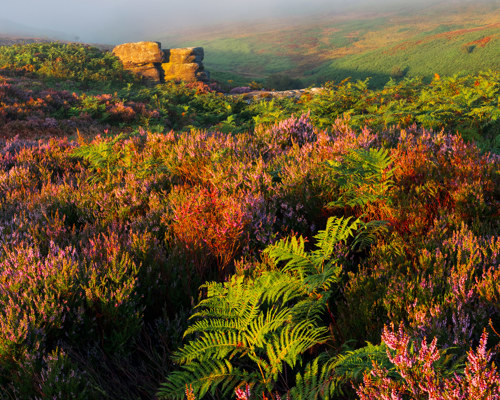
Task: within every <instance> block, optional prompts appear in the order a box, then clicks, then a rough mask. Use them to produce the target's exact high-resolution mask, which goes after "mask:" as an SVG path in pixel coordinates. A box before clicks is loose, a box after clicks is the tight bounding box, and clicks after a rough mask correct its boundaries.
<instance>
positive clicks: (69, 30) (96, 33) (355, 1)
mask: <svg viewBox="0 0 500 400" xmlns="http://www.w3.org/2000/svg"><path fill="white" fill-rule="evenodd" d="M4 1H6V0H4ZM447 2H452V3H472V2H474V0H412V1H409V0H351V1H349V2H347V1H345V0H253V1H248V0H245V1H244V0H213V1H207V0H185V1H184V2H183V3H182V4H180V3H179V2H170V1H165V0H142V1H141V2H140V3H139V2H137V0H86V1H81V0H64V1H63V0H44V1H40V0H25V1H23V2H9V3H8V4H4V5H3V6H2V15H1V16H0V33H15V34H22V33H24V34H34V35H38V36H40V35H45V36H47V37H50V38H55V39H61V40H77V41H82V42H88V43H105V44H117V43H123V42H126V41H138V40H154V39H155V36H157V35H165V34H169V35H173V34H175V31H176V30H182V31H186V30H189V29H199V28H202V27H206V26H216V25H217V24H219V25H221V24H226V23H227V24H234V23H238V22H240V21H244V22H250V21H259V20H263V19H271V18H285V17H290V16H295V17H304V18H306V17H308V16H311V15H318V14H322V15H325V14H332V15H335V14H341V13H344V12H352V11H364V12H367V11H383V10H389V9H392V10H394V9H395V8H405V7H411V8H415V7H417V8H418V7H420V8H421V7H426V6H428V5H430V4H436V3H447ZM490 2H496V3H498V1H491V0H490Z"/></svg>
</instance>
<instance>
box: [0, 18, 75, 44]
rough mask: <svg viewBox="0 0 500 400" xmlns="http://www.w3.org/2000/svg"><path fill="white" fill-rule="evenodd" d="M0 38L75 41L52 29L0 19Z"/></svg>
mask: <svg viewBox="0 0 500 400" xmlns="http://www.w3.org/2000/svg"><path fill="white" fill-rule="evenodd" d="M0 38H1V39H2V40H7V39H8V38H11V39H13V40H14V39H23V38H24V39H33V38H37V40H49V39H58V40H75V36H74V35H71V34H68V33H65V32H60V31H56V30H52V29H44V28H38V27H34V26H27V25H23V24H20V23H17V22H14V21H10V20H8V19H4V18H0Z"/></svg>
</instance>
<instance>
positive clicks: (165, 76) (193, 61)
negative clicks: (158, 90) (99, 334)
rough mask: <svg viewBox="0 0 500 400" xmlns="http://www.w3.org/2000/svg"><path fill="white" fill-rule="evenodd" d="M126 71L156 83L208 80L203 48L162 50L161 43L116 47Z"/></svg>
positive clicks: (115, 50)
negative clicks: (204, 65)
mask: <svg viewBox="0 0 500 400" xmlns="http://www.w3.org/2000/svg"><path fill="white" fill-rule="evenodd" d="M113 54H115V55H116V56H117V57H118V58H119V59H120V60H121V62H122V63H123V66H124V68H125V69H126V70H128V71H131V72H132V73H134V74H136V75H139V76H142V77H143V78H146V79H149V80H152V81H154V82H163V81H166V80H181V81H186V82H193V81H208V72H206V71H205V70H204V67H203V63H202V61H203V57H204V51H203V48H202V47H189V48H182V49H167V50H161V44H160V43H158V42H138V43H125V44H121V45H119V46H116V47H115V48H114V49H113Z"/></svg>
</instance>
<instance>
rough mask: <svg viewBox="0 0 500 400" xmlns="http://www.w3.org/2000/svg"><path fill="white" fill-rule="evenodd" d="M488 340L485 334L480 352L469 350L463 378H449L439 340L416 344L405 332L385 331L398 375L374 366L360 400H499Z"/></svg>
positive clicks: (498, 379)
mask: <svg viewBox="0 0 500 400" xmlns="http://www.w3.org/2000/svg"><path fill="white" fill-rule="evenodd" d="M487 338H488V334H487V333H486V332H485V333H483V334H482V336H481V341H480V343H479V346H478V347H477V349H476V351H473V350H472V349H471V350H469V352H468V353H467V361H466V363H465V370H464V373H463V374H459V373H458V372H454V373H452V374H449V373H447V372H446V371H443V369H442V368H440V367H439V363H441V362H442V360H441V359H442V357H443V355H442V353H441V352H440V351H439V350H438V348H437V345H436V344H437V341H436V339H434V340H433V341H432V342H431V343H430V344H428V343H427V342H426V341H425V340H423V341H422V342H421V343H420V344H415V343H412V342H411V338H410V336H408V335H407V334H406V333H405V332H404V331H403V329H402V328H400V329H399V331H397V332H395V331H393V330H390V329H388V328H384V332H383V334H382V341H383V342H384V343H385V344H386V345H387V347H388V350H387V355H388V357H389V360H390V361H391V362H392V363H393V364H394V366H395V371H388V370H386V369H382V368H380V367H379V366H377V365H374V366H373V369H372V370H371V371H370V372H368V373H365V375H364V377H363V383H362V384H361V385H360V386H358V387H357V388H356V393H357V394H358V396H359V397H360V400H379V399H387V400H389V399H409V400H421V399H429V400H430V399H450V400H466V399H478V400H498V399H500V373H499V371H498V368H497V367H496V366H495V365H494V364H493V363H491V358H492V354H491V352H490V351H488V350H486V341H487Z"/></svg>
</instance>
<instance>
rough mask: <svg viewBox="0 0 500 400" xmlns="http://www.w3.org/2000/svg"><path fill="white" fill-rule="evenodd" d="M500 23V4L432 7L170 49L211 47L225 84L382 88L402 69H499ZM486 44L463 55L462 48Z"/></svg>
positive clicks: (315, 21) (229, 35)
mask: <svg viewBox="0 0 500 400" xmlns="http://www.w3.org/2000/svg"><path fill="white" fill-rule="evenodd" d="M499 20H500V4H499V3H498V2H491V3H490V4H489V5H483V6H479V5H477V4H474V6H456V7H454V8H450V7H448V8H443V7H442V6H441V7H430V8H427V9H423V10H420V11H419V12H418V13H413V14H412V15H409V14H407V13H405V12H401V11H394V12H385V13H378V14H373V13H372V14H364V15H361V14H351V15H345V16H323V17H317V18H312V19H310V18H308V20H307V22H306V21H298V20H292V21H271V22H267V23H261V24H257V25H256V24H253V25H251V26H250V25H248V26H242V25H238V26H234V27H231V26H226V27H224V28H222V29H219V30H216V31H211V32H208V31H205V32H203V31H199V32H197V33H192V34H191V35H189V36H183V40H182V41H178V40H177V41H176V40H175V38H166V39H164V41H165V43H172V45H174V46H186V45H196V46H203V47H205V54H206V59H205V64H206V66H207V69H209V70H210V71H211V72H212V76H214V77H216V78H219V79H221V78H222V79H235V80H236V82H245V81H250V80H257V81H258V80H260V79H264V78H265V77H267V76H269V75H270V74H274V73H287V74H290V75H291V76H293V77H296V78H301V79H302V80H303V81H304V83H305V84H314V83H320V82H323V81H325V80H332V79H334V80H339V79H344V78H346V77H349V76H352V77H355V78H364V77H367V76H372V77H373V79H372V83H373V84H375V85H376V86H380V85H381V84H383V83H385V82H387V80H388V79H389V76H390V74H391V71H392V70H393V68H394V67H395V66H397V67H400V68H401V69H402V70H405V69H406V72H407V73H408V74H409V75H422V76H425V77H429V76H433V75H434V73H439V74H443V75H450V74H454V73H457V72H461V71H464V72H469V73H474V72H477V71H480V70H485V69H490V68H491V69H498V68H499V67H500V51H499V49H500V25H499V24H498V21H499ZM484 38H487V39H486V40H485V41H484V42H480V43H477V44H476V47H475V48H474V50H473V51H472V52H471V53H466V52H464V49H463V48H462V46H463V45H466V44H471V43H472V44H473V42H475V41H481V40H483V39H484ZM488 40H489V41H488Z"/></svg>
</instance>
